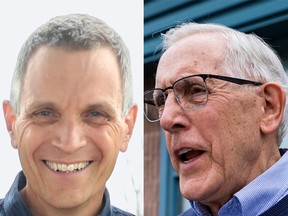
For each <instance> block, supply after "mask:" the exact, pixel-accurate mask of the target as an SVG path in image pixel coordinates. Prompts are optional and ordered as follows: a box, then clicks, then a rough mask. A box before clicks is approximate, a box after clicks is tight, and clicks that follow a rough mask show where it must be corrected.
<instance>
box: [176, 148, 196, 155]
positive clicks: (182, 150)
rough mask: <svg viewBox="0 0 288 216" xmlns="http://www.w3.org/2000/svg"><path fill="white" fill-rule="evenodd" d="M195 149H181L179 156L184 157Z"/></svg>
mask: <svg viewBox="0 0 288 216" xmlns="http://www.w3.org/2000/svg"><path fill="white" fill-rule="evenodd" d="M192 150H193V149H190V148H184V149H181V150H180V151H179V152H178V155H182V154H185V153H187V152H189V151H192Z"/></svg>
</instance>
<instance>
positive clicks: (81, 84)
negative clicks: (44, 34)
mask: <svg viewBox="0 0 288 216" xmlns="http://www.w3.org/2000/svg"><path fill="white" fill-rule="evenodd" d="M120 89H121V87H120V69H119V65H118V60H117V58H116V56H115V54H114V53H113V51H112V50H111V49H110V48H108V47H99V48H97V49H92V50H85V51H66V50H64V49H61V48H51V47H46V46H45V47H41V48H39V49H38V50H37V51H36V52H35V53H34V54H33V56H32V57H31V59H30V60H29V62H28V65H27V72H26V76H25V80H24V86H23V91H22V97H21V98H22V99H23V101H24V100H25V98H26V99H29V100H32V99H33V100H36V99H39V98H41V99H42V100H46V101H47V100H49V101H50V102H51V101H52V102H57V103H58V102H59V101H63V103H64V102H67V103H68V102H70V100H71V101H72V99H74V100H75V101H76V99H81V100H82V99H85V98H86V100H89V97H90V99H95V98H96V97H97V95H98V97H101V95H102V97H104V96H105V97H107V98H110V97H112V96H113V95H112V94H115V96H116V95H117V96H118V94H119V92H121V91H119V90H120ZM110 92H111V93H110ZM116 93H117V94H116ZM22 99H21V102H22ZM110 99H112V98H110ZM57 100H58V101H57Z"/></svg>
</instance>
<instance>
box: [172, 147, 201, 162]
mask: <svg viewBox="0 0 288 216" xmlns="http://www.w3.org/2000/svg"><path fill="white" fill-rule="evenodd" d="M203 153H204V151H201V150H193V149H191V148H183V149H180V150H179V151H178V153H177V154H176V155H177V157H178V159H179V161H180V162H182V163H184V164H187V163H189V162H191V161H193V160H195V159H196V158H198V157H199V156H200V155H202V154H203Z"/></svg>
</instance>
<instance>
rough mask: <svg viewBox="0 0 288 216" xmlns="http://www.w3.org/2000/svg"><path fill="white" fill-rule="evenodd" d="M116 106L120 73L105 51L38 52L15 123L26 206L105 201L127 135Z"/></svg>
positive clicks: (119, 98)
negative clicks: (26, 200) (33, 202)
mask: <svg viewBox="0 0 288 216" xmlns="http://www.w3.org/2000/svg"><path fill="white" fill-rule="evenodd" d="M121 107H122V93H121V86H120V74H119V66H118V62H117V59H116V57H115V55H114V54H113V52H112V51H111V50H110V49H109V48H105V47H102V48H101V47H100V48H98V49H95V50H89V51H70V52H69V51H64V50H63V49H55V48H48V47H41V48H40V49H39V50H37V51H36V53H35V54H34V55H33V56H32V58H31V59H30V61H29V63H28V68H27V74H26V77H25V84H24V88H23V91H22V95H21V103H20V114H19V115H17V116H16V120H15V122H12V125H13V126H12V128H13V129H12V130H13V131H12V139H13V140H12V141H13V142H14V143H15V144H16V145H17V148H18V150H19V157H20V160H21V164H22V167H23V170H24V173H25V175H26V177H27V180H28V183H27V186H26V188H25V189H26V192H27V195H28V198H29V199H30V201H31V200H32V201H33V199H34V200H35V201H36V200H37V202H39V200H40V202H42V203H43V202H44V203H46V204H47V203H48V204H49V205H50V206H53V207H59V208H69V207H75V206H80V205H84V204H85V203H89V200H90V201H91V200H93V199H94V198H96V197H97V196H98V197H97V199H100V200H102V195H103V191H104V187H105V183H106V181H107V179H108V178H109V176H110V174H111V172H112V170H113V168H114V164H115V162H116V158H117V155H118V152H119V151H125V150H126V147H127V142H128V140H129V133H130V132H131V131H129V130H130V129H131V128H129V127H131V125H129V124H127V119H125V118H122V117H121V114H122V113H121ZM133 114H135V113H133ZM128 115H129V114H128ZM130 117H131V116H130ZM134 117H135V116H134ZM126 118H127V117H126ZM99 123H100V124H99ZM132 125H134V122H133V124H132ZM132 127H133V126H132ZM29 196H30V197H29ZM91 204H93V202H92V203H91Z"/></svg>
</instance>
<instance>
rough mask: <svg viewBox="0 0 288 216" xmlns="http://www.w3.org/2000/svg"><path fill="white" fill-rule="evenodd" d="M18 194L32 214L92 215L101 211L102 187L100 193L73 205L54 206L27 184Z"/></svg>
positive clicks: (47, 215) (42, 215) (55, 215)
mask: <svg viewBox="0 0 288 216" xmlns="http://www.w3.org/2000/svg"><path fill="white" fill-rule="evenodd" d="M20 196H21V198H22V199H23V201H24V203H25V204H26V205H27V207H28V209H29V210H30V211H31V213H32V215H41V216H50V215H51V216H52V215H53V216H68V215H69V216H83V215H87V216H92V215H98V214H99V213H100V211H101V207H102V201H103V196H104V189H103V190H102V191H101V193H98V194H97V195H95V196H94V197H92V198H90V199H89V200H87V201H86V202H84V203H81V204H79V205H75V206H72V205H69V203H66V204H67V205H66V206H55V205H53V204H50V203H48V202H47V201H46V200H42V199H41V198H40V197H39V196H37V195H35V194H34V193H33V192H32V191H31V190H29V188H28V187H27V185H26V187H25V188H23V189H22V190H21V191H20ZM55 200H57V198H56V197H55Z"/></svg>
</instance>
